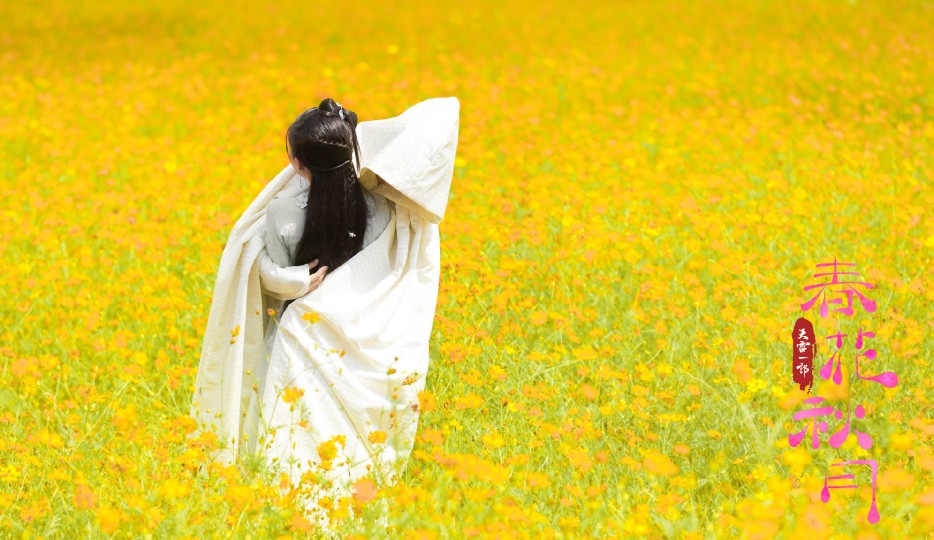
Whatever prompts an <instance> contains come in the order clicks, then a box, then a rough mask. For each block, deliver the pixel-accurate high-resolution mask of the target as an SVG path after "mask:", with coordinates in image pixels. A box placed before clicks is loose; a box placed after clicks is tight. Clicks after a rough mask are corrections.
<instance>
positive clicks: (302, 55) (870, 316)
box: [0, 0, 934, 540]
mask: <svg viewBox="0 0 934 540" xmlns="http://www.w3.org/2000/svg"><path fill="white" fill-rule="evenodd" d="M30 4H31V3H30ZM44 4H45V5H42V6H39V5H27V3H20V2H9V3H4V4H3V5H2V6H0V20H3V23H2V24H3V29H4V31H3V32H2V33H0V195H2V200H3V206H2V208H0V255H2V260H3V263H2V264H0V312H2V316H3V318H4V321H5V324H3V325H2V328H0V336H2V340H0V369H2V374H3V380H4V384H3V386H2V387H0V537H2V538H106V537H114V538H192V539H193V538H227V537H233V538H306V537H317V536H319V535H321V534H322V533H321V531H319V530H318V529H317V528H316V527H317V526H316V525H315V524H314V523H313V522H312V521H310V520H309V519H306V518H305V517H304V516H303V514H302V513H301V512H300V511H299V507H298V505H297V504H296V502H295V499H294V497H293V495H294V493H292V492H291V491H290V490H288V489H286V487H287V486H285V485H282V482H281V480H280V479H276V478H275V477H274V476H273V475H270V474H267V472H266V471H263V470H261V469H260V468H257V467H245V468H243V469H239V468H237V467H226V468H225V467H219V466H211V467H210V468H209V469H208V470H209V472H210V474H207V475H199V474H197V471H198V468H199V466H200V464H201V463H203V460H204V457H205V455H206V454H207V453H208V452H209V451H210V450H211V448H212V444H213V442H212V441H211V440H210V438H209V437H205V438H202V439H199V440H197V441H194V442H193V441H186V438H185V435H186V434H187V433H190V432H191V431H192V430H193V429H194V424H193V421H192V420H191V419H190V418H189V416H188V412H189V404H190V402H191V398H192V390H193V385H194V379H195V374H196V372H197V368H198V359H199V356H200V352H201V350H200V347H201V338H202V332H203V330H204V326H205V323H206V321H207V316H208V311H209V307H210V303H211V293H212V287H213V283H214V279H215V277H216V271H217V267H218V263H219V260H220V254H221V252H222V250H223V247H224V243H225V242H226V239H227V235H228V234H229V232H230V229H231V227H232V226H233V224H234V222H235V221H236V219H237V217H239V216H240V214H241V213H242V212H243V210H245V208H246V206H247V205H248V204H249V202H250V201H251V200H252V199H253V197H255V196H256V194H258V193H259V191H260V190H261V189H262V188H263V186H265V185H266V183H267V182H268V181H269V180H270V179H271V178H272V177H273V176H274V175H275V174H277V173H278V172H279V171H281V170H282V168H283V167H284V166H285V165H286V164H287V156H286V148H285V130H286V128H287V126H288V124H289V123H290V122H291V121H292V120H293V119H294V118H295V116H296V115H297V114H298V113H300V112H301V111H303V110H304V109H306V108H308V107H311V106H314V105H317V104H318V102H320V101H321V99H323V98H324V97H332V98H334V99H335V100H337V101H339V102H341V103H342V104H343V105H344V107H346V108H348V109H351V110H353V111H355V112H356V113H357V114H358V115H359V117H360V120H361V121H367V120H373V119H378V118H385V117H389V116H395V115H398V114H400V113H401V112H402V111H404V110H405V109H406V108H407V107H409V106H411V105H412V104H414V103H417V102H418V101H421V100H424V99H428V98H431V97H441V96H456V97H457V98H458V99H459V100H460V104H461V118H460V134H459V144H458V158H457V161H456V169H455V175H454V180H453V184H452V188H451V196H450V202H449V204H448V207H447V211H446V214H445V217H444V221H443V222H442V223H441V225H440V229H441V236H442V248H441V249H442V275H441V287H440V291H439V298H438V306H437V316H436V319H435V323H434V329H433V334H432V341H431V358H432V364H431V368H430V371H429V373H428V377H427V385H426V389H425V391H424V392H423V393H421V394H420V395H419V402H420V409H421V411H422V413H421V419H420V423H419V427H418V437H417V439H416V442H415V447H414V450H413V453H412V455H411V457H410V459H409V460H408V462H407V464H406V468H405V470H404V474H403V475H402V480H401V481H400V482H398V483H397V484H395V485H393V486H377V485H376V484H375V483H374V482H372V481H370V480H368V479H364V480H361V481H360V482H358V483H357V485H356V489H355V493H354V496H353V497H346V498H341V499H338V500H330V499H328V500H325V501H323V503H322V504H323V505H324V506H323V508H324V509H325V511H326V512H327V513H328V515H329V516H330V519H331V521H332V526H331V530H332V532H333V533H334V534H335V536H336V537H339V538H346V539H355V538H387V537H388V538H419V539H436V538H437V539H448V538H478V539H484V538H530V539H540V538H659V539H685V540H687V539H701V538H749V539H763V540H766V539H767V540H772V539H774V538H788V539H796V538H802V537H804V538H809V539H818V538H834V539H844V538H853V539H860V540H870V539H883V538H932V537H934V535H932V533H931V532H930V531H932V530H934V506H932V505H934V482H932V481H931V480H932V470H934V450H932V434H934V412H932V405H931V396H932V395H934V377H932V366H931V361H932V351H934V346H932V342H931V335H932V319H931V317H930V313H931V311H932V302H931V301H932V297H934V291H932V288H934V283H932V281H931V258H932V251H934V249H932V248H934V221H932V220H931V210H930V209H931V208H932V207H934V194H932V189H931V184H932V178H934V158H932V156H934V152H932V150H934V145H932V142H934V115H932V109H934V102H932V99H934V96H932V88H934V70H932V69H931V58H934V40H932V39H931V35H934V4H931V3H930V2H923V1H918V2H915V1H908V0H902V1H894V0H893V1H884V2H883V1H878V2H867V1H852V2H848V1H845V0H839V1H838V0H813V1H808V2H805V1H801V0H791V1H789V2H776V1H771V0H768V1H767V0H752V1H745V2H742V1H738V0H725V1H721V2H713V1H711V2H690V1H673V0H661V1H658V2H648V1H633V2H609V1H594V2H576V3H574V2H522V1H519V2H509V3H506V2H487V1H485V0H482V1H481V0H478V1H476V2H470V3H463V2H461V3H456V2H444V3H429V2H411V1H404V2H355V3H343V4H339V5H312V4H309V3H300V2H292V1H290V0H285V1H283V2H273V3H268V4H261V3H253V4H249V5H247V4H238V5H236V6H233V5H231V3H229V2H215V1H213V0H209V1H206V2H182V1H178V0H168V1H160V2H156V1H152V0H141V1H139V2H133V3H130V2H116V1H112V0H104V1H100V2H68V1H55V2H48V3H44ZM925 209H927V210H925ZM834 258H836V259H837V260H838V261H845V262H852V263H855V265H856V266H855V267H848V268H849V271H854V270H855V271H857V272H860V275H859V278H860V280H862V281H866V282H871V283H873V284H874V285H875V287H874V288H872V289H865V288H860V289H859V291H860V292H861V293H863V294H864V295H865V296H866V297H868V298H871V299H872V300H873V301H875V302H876V303H877V309H876V310H875V311H873V312H869V311H867V310H866V309H864V307H863V305H861V303H860V302H859V301H858V300H857V299H856V298H854V299H853V300H854V310H855V312H854V314H853V315H851V316H846V315H844V314H841V313H838V312H831V313H830V314H829V316H827V317H822V316H820V314H819V313H818V311H819V309H820V302H819V301H818V303H817V304H815V305H814V306H813V307H812V308H811V309H810V310H809V311H807V312H804V311H802V309H801V304H802V303H804V302H806V301H807V300H809V299H810V297H811V296H813V294H814V292H813V291H805V290H804V287H805V286H807V285H809V284H813V283H817V282H818V281H819V280H818V279H816V278H814V277H812V275H813V274H815V273H817V272H819V271H821V270H820V268H819V267H817V266H816V265H817V264H819V263H826V262H832V261H833V260H834ZM825 271H826V270H825ZM842 299H843V301H844V304H843V305H845V303H846V297H845V296H844V297H842ZM836 307H837V306H835V305H834V304H831V305H830V308H831V309H834V308H836ZM802 316H803V317H807V318H808V319H810V320H811V321H812V322H813V323H814V325H815V330H816V333H817V336H818V340H819V341H820V347H821V348H820V349H819V351H818V352H819V354H818V355H817V357H816V359H815V361H814V370H815V371H818V370H820V368H821V367H823V365H824V364H825V362H827V361H828V359H830V358H831V354H832V353H833V352H836V351H837V349H836V347H835V346H834V344H833V340H825V339H824V338H825V337H826V336H828V335H831V334H834V333H835V332H836V331H837V330H840V331H841V332H842V333H848V335H849V336H850V338H849V340H848V341H847V342H846V344H845V346H844V347H843V348H841V349H840V351H839V352H840V354H841V356H842V374H843V377H842V382H841V383H840V384H835V383H834V381H833V380H832V379H831V380H825V379H824V378H822V377H821V376H819V375H818V374H816V373H815V374H814V388H813V391H814V392H813V393H814V394H819V395H820V396H822V397H825V398H826V399H827V400H828V403H830V404H831V405H834V406H837V407H838V408H841V407H842V408H843V410H844V411H846V410H847V408H846V407H847V406H848V404H849V403H851V404H852V405H853V406H855V405H856V404H862V406H863V408H864V410H865V417H863V418H860V419H856V418H855V417H854V418H853V419H852V425H851V429H852V430H855V431H860V432H864V433H867V434H868V435H870V436H871V438H872V446H871V448H869V449H864V448H863V447H861V445H860V444H858V437H857V435H856V434H854V433H851V434H850V436H849V437H848V438H846V440H845V442H843V443H842V445H839V447H836V448H834V447H831V446H830V444H829V443H828V437H829V436H830V435H832V434H833V433H834V432H836V431H837V430H838V429H839V428H840V427H842V424H843V422H844V421H842V420H836V419H833V418H829V419H828V424H829V425H830V429H829V430H828V431H826V432H823V433H821V434H820V438H821V441H820V442H821V444H820V448H817V449H815V448H813V447H812V446H811V435H810V431H809V432H808V436H807V437H806V438H805V441H804V442H803V443H801V444H800V445H798V446H796V447H792V446H791V445H790V443H789V440H788V435H789V434H791V433H793V432H796V431H799V430H801V429H803V428H804V427H805V426H804V422H803V421H795V420H793V418H792V416H793V415H794V414H795V412H796V411H800V410H802V409H804V408H806V407H807V405H806V404H805V403H804V399H805V398H807V397H809V396H807V395H805V393H804V392H802V391H800V390H799V389H798V387H797V385H796V384H794V383H793V381H792V373H791V371H792V366H791V362H790V360H791V354H792V342H791V339H790V338H791V333H792V328H793V327H794V325H795V321H796V319H798V318H799V317H802ZM858 329H862V330H864V331H865V330H867V329H869V330H871V331H873V332H874V334H875V335H874V337H871V338H868V340H869V343H870V345H871V346H872V348H873V349H874V350H875V351H876V354H877V356H876V357H875V359H873V360H872V361H871V362H869V361H864V362H863V363H861V366H862V367H863V369H864V370H865V372H867V373H881V372H885V371H891V372H894V373H896V374H897V375H898V385H897V386H896V387H893V388H885V387H883V386H882V385H880V384H875V383H873V382H871V381H867V380H861V379H858V378H857V377H856V376H855V372H854V369H853V367H854V361H855V359H856V355H857V351H856V349H854V344H853V340H854V339H855V336H856V334H857V332H858V331H859V330H858ZM294 391H297V390H290V392H294ZM371 442H374V443H379V442H381V441H380V439H379V435H378V434H376V435H374V440H373V441H371ZM331 450H332V449H331V448H321V449H319V452H321V455H322V456H324V455H325V454H326V453H327V452H330V451H331ZM845 460H876V461H877V462H878V478H877V489H876V491H875V500H876V503H877V506H878V512H879V515H880V519H879V520H878V522H877V523H874V524H872V523H869V522H868V520H867V513H868V512H869V510H870V505H871V502H872V500H873V490H872V487H871V482H870V480H871V479H870V475H869V468H868V467H852V468H850V469H848V470H845V471H840V472H837V471H835V470H834V469H838V467H833V468H831V466H832V464H833V463H836V462H840V461H845ZM846 472H850V473H853V474H854V475H855V478H854V479H853V481H854V482H855V483H857V484H859V487H858V488H857V489H839V490H833V492H832V496H831V497H830V500H829V501H828V502H823V501H822V498H821V492H822V488H823V486H824V478H825V475H828V474H831V473H834V474H844V473H846Z"/></svg>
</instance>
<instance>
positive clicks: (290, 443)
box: [189, 97, 460, 486]
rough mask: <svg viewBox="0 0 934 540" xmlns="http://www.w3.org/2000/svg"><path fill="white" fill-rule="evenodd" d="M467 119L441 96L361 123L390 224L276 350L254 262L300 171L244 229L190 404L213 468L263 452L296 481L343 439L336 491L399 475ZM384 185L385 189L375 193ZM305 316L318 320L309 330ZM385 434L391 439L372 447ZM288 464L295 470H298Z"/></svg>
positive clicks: (300, 307)
mask: <svg viewBox="0 0 934 540" xmlns="http://www.w3.org/2000/svg"><path fill="white" fill-rule="evenodd" d="M459 113H460V102H459V101H458V100H457V98H456V97H444V98H432V99H428V100H425V101H422V102H420V103H417V104H415V105H413V106H412V107H410V108H409V109H407V110H406V111H405V112H403V113H402V114H401V115H399V116H396V117H392V118H387V119H383V120H371V121H366V122H361V123H360V124H358V125H357V137H358V141H359V143H360V170H359V171H358V174H359V176H360V182H361V184H362V185H363V187H364V188H365V189H368V190H371V191H374V192H378V193H381V194H383V195H384V196H385V197H386V198H387V200H389V201H390V205H389V208H390V209H391V211H392V216H391V219H390V220H389V225H388V226H387V227H386V229H385V231H383V233H382V234H381V235H380V236H379V237H377V238H376V240H374V241H373V242H372V243H371V244H370V245H368V246H366V247H365V248H364V249H363V251H361V252H359V253H358V254H357V255H355V256H354V257H353V258H352V259H350V260H349V261H347V262H346V263H344V264H343V265H342V266H340V267H339V268H337V269H336V270H335V271H333V272H329V273H328V274H327V276H326V277H325V279H324V281H323V282H322V283H321V285H320V286H319V287H318V288H317V289H316V290H314V291H312V292H311V293H309V294H307V295H305V296H303V297H301V298H299V299H297V300H295V301H294V302H293V303H292V304H291V305H290V306H289V307H288V309H287V310H286V312H285V313H284V314H282V316H281V321H280V323H279V327H278V331H277V332H276V337H275V339H274V341H273V344H272V349H271V351H270V354H269V355H267V354H266V347H265V346H264V335H265V330H266V325H267V324H270V323H273V324H274V319H273V318H271V317H269V316H268V315H267V314H266V309H267V307H268V306H272V305H275V304H276V303H277V302H276V299H274V298H272V297H271V296H269V295H268V294H267V293H266V292H265V291H264V290H263V289H262V287H261V284H260V277H259V263H260V260H261V258H262V255H263V250H264V249H265V247H264V235H263V230H264V227H265V219H266V207H267V205H268V204H269V202H270V201H271V200H272V198H273V197H274V196H275V195H276V194H277V193H278V192H279V190H280V189H282V188H283V187H284V186H285V185H286V184H287V183H288V181H289V180H290V179H291V178H292V177H293V175H294V174H296V173H295V171H294V170H293V168H292V166H291V164H289V165H287V166H286V167H285V168H284V169H283V170H282V171H281V172H280V173H279V174H278V175H276V177H275V178H273V179H272V180H271V181H270V182H269V183H268V184H267V185H266V187H265V188H264V189H263V190H262V191H261V192H260V194H259V195H258V196H257V197H256V199H254V200H253V202H252V203H251V204H250V205H249V207H248V208H247V209H246V211H245V212H244V213H243V215H242V216H241V217H240V219H239V220H237V223H236V224H235V225H234V227H233V230H232V231H231V233H230V237H229V239H228V241H227V244H226V246H225V247H224V251H223V254H222V256H221V261H220V266H219V269H218V272H217V280H216V282H215V285H214V295H213V300H212V303H211V310H210V314H209V316H208V322H207V327H206V329H205V334H204V343H203V347H202V352H201V360H200V363H199V366H198V374H197V378H196V382H195V392H194V396H193V398H192V403H191V409H190V414H191V416H192V417H193V418H194V419H195V420H196V423H197V426H198V428H197V429H196V430H195V431H194V432H193V433H191V434H189V438H195V437H198V436H199V435H200V434H201V433H202V432H203V431H214V432H215V433H216V434H217V436H218V439H219V440H220V445H221V448H220V449H219V450H218V451H217V452H216V453H215V454H214V456H213V459H214V460H216V461H220V462H222V463H224V464H232V463H234V462H236V461H237V458H238V457H242V456H244V455H245V454H248V453H254V452H257V450H259V451H261V453H262V455H263V456H264V458H265V459H266V460H267V462H268V463H269V464H271V465H273V466H278V467H283V470H285V471H287V472H289V474H290V478H291V480H292V482H293V484H297V483H298V482H300V481H301V478H302V473H303V472H304V471H306V470H308V469H312V470H320V469H316V466H317V465H318V464H319V463H321V461H322V460H321V457H322V456H321V455H319V453H318V448H319V445H320V444H321V443H323V442H325V441H327V440H329V439H331V438H332V437H335V436H343V439H344V442H343V444H338V445H336V449H337V455H336V457H334V459H333V460H332V462H331V467H330V469H331V470H330V472H328V473H327V474H328V475H329V476H328V478H330V479H332V480H334V483H335V485H342V486H346V485H349V482H352V481H354V480H355V479H357V478H359V477H360V476H361V475H363V474H365V473H366V472H367V466H371V467H372V468H374V469H375V471H374V472H376V473H377V477H378V478H381V479H384V480H392V479H394V478H395V475H394V474H393V472H392V471H391V470H390V469H392V468H394V467H395V468H396V470H397V467H398V466H399V465H402V464H404V462H405V461H406V459H407V457H408V455H409V453H410V451H411V448H412V444H413V442H414V437H415V431H416V427H417V423H418V418H419V411H418V397H417V393H418V392H420V391H421V390H422V389H423V388H424V385H425V375H426V374H427V371H428V367H429V357H428V341H429V337H430V335H431V329H432V323H433V320H434V314H435V308H436V304H437V297H438V284H439V279H440V255H441V253H440V237H439V230H438V224H439V223H440V222H441V219H442V218H443V216H444V211H445V208H446V206H447V200H448V193H449V191H450V187H451V180H452V177H453V172H454V157H455V152H456V149H457V138H458V125H459ZM376 176H379V177H380V178H382V179H383V181H384V183H383V184H381V185H379V186H378V187H377V186H376V183H377V178H376ZM307 312H314V313H316V314H317V315H318V316H319V320H318V321H317V322H315V323H311V322H308V321H306V320H305V319H303V315H304V314H305V313H307ZM285 387H293V388H294V389H295V390H293V392H291V394H290V395H291V396H293V397H294V396H297V397H295V399H294V400H293V401H292V402H291V403H286V402H284V401H283V400H282V397H283V395H282V391H283V390H284V389H285ZM296 390H297V391H296ZM301 392H303V393H301ZM298 394H301V395H298ZM290 408H293V409H294V410H290ZM390 415H392V416H390ZM302 420H303V421H304V422H303V423H302V424H301V425H296V424H297V422H299V421H302ZM374 432H376V433H374ZM380 432H382V433H385V434H386V435H387V441H386V443H384V444H381V443H373V442H371V441H370V438H371V437H373V440H375V441H378V440H379V436H380ZM260 437H262V438H263V439H264V442H263V444H262V445H259V446H258V445H256V441H257V439H258V438H260ZM338 438H339V437H338ZM291 459H294V460H296V461H297V463H294V464H293V465H292V466H291V467H289V465H288V464H287V463H286V462H287V461H289V460H291ZM387 466H388V467H387Z"/></svg>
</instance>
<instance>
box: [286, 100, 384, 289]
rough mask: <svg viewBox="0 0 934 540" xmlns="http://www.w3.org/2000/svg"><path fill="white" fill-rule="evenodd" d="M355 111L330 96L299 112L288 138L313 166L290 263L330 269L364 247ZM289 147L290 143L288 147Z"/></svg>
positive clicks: (301, 158) (363, 205)
mask: <svg viewBox="0 0 934 540" xmlns="http://www.w3.org/2000/svg"><path fill="white" fill-rule="evenodd" d="M356 128H357V115H356V113H354V112H353V111H350V110H348V109H344V108H343V107H342V106H341V105H340V104H339V103H337V102H335V101H334V100H333V99H331V98H325V99H324V100H323V101H322V102H321V104H320V105H318V106H317V107H312V108H311V109H308V110H306V111H305V112H303V113H301V114H300V115H298V117H297V118H296V119H295V121H294V122H292V124H291V125H290V126H289V129H288V132H287V133H286V138H287V141H288V146H291V147H292V155H293V156H294V157H296V158H297V159H298V160H299V161H300V162H301V163H302V165H304V166H305V167H308V168H309V169H311V171H312V180H311V189H310V191H309V192H308V205H307V206H306V207H305V228H304V231H303V233H302V238H301V240H300V241H299V242H298V246H297V247H296V249H295V255H294V258H293V260H292V265H293V266H294V265H302V264H308V263H310V262H311V261H313V260H315V259H318V265H317V266H316V267H315V268H316V269H317V268H321V267H322V266H327V267H328V273H331V272H333V271H334V270H336V269H337V268H338V267H339V266H341V265H342V264H344V263H345V262H347V261H348V260H349V259H350V258H351V257H353V256H354V255H356V254H357V253H358V252H359V251H360V250H361V249H363V235H364V233H365V232H366V218H367V211H366V201H364V199H363V187H362V186H361V185H360V180H359V178H358V177H357V171H356V169H355V168H354V165H353V162H352V161H351V160H352V159H353V158H354V157H356V158H357V168H359V164H360V146H359V144H358V143H357V129H356ZM287 148H288V147H287Z"/></svg>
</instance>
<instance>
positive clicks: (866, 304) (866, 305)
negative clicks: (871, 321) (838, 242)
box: [801, 257, 876, 317]
mask: <svg viewBox="0 0 934 540" xmlns="http://www.w3.org/2000/svg"><path fill="white" fill-rule="evenodd" d="M817 266H818V267H822V266H832V267H833V271H832V272H825V273H821V274H814V275H813V277H822V276H833V277H832V278H831V281H830V282H827V283H816V284H814V285H808V286H807V287H805V288H804V290H805V291H807V290H810V289H818V291H817V294H815V295H814V297H813V298H811V299H810V300H808V301H807V302H805V303H803V304H801V310H802V311H807V310H809V309H811V306H813V305H814V303H815V302H816V301H817V298H818V297H819V296H820V297H822V300H821V306H820V316H821V317H826V316H827V315H829V314H830V312H829V311H828V306H827V304H828V302H827V292H828V291H825V290H824V289H826V288H828V287H831V286H834V285H862V286H864V287H866V288H868V289H873V288H875V285H873V284H872V283H867V282H865V281H838V280H837V276H842V275H857V276H858V275H859V272H840V271H838V270H837V267H838V266H856V263H844V262H837V259H836V257H834V260H833V262H832V263H820V264H818V265H817ZM830 292H833V293H836V294H845V295H846V297H847V304H846V307H844V308H839V309H835V310H834V311H835V312H839V313H843V314H844V315H846V316H848V317H849V316H852V315H853V313H854V311H853V295H854V294H855V295H856V296H857V297H859V300H860V303H862V305H863V309H865V310H866V311H867V312H869V313H872V312H873V311H875V310H876V303H875V301H873V300H870V299H869V298H866V297H865V296H863V295H862V294H860V292H859V291H858V290H856V288H855V287H843V288H842V289H841V290H834V291H830ZM822 293H823V294H822ZM829 303H831V304H842V303H843V300H842V299H840V298H834V299H833V300H831V301H830V302H829Z"/></svg>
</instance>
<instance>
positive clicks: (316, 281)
mask: <svg viewBox="0 0 934 540" xmlns="http://www.w3.org/2000/svg"><path fill="white" fill-rule="evenodd" d="M315 266H318V259H315V260H313V261H311V262H310V263H308V273H309V274H311V269H312V268H314V267H315ZM327 271H328V267H327V266H322V267H321V268H319V269H318V271H317V272H315V273H313V274H311V283H309V284H308V288H307V289H305V291H304V292H303V293H302V296H304V295H306V294H308V293H310V292H311V291H313V290H315V289H317V288H318V285H321V281H322V280H324V274H326V273H327Z"/></svg>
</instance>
